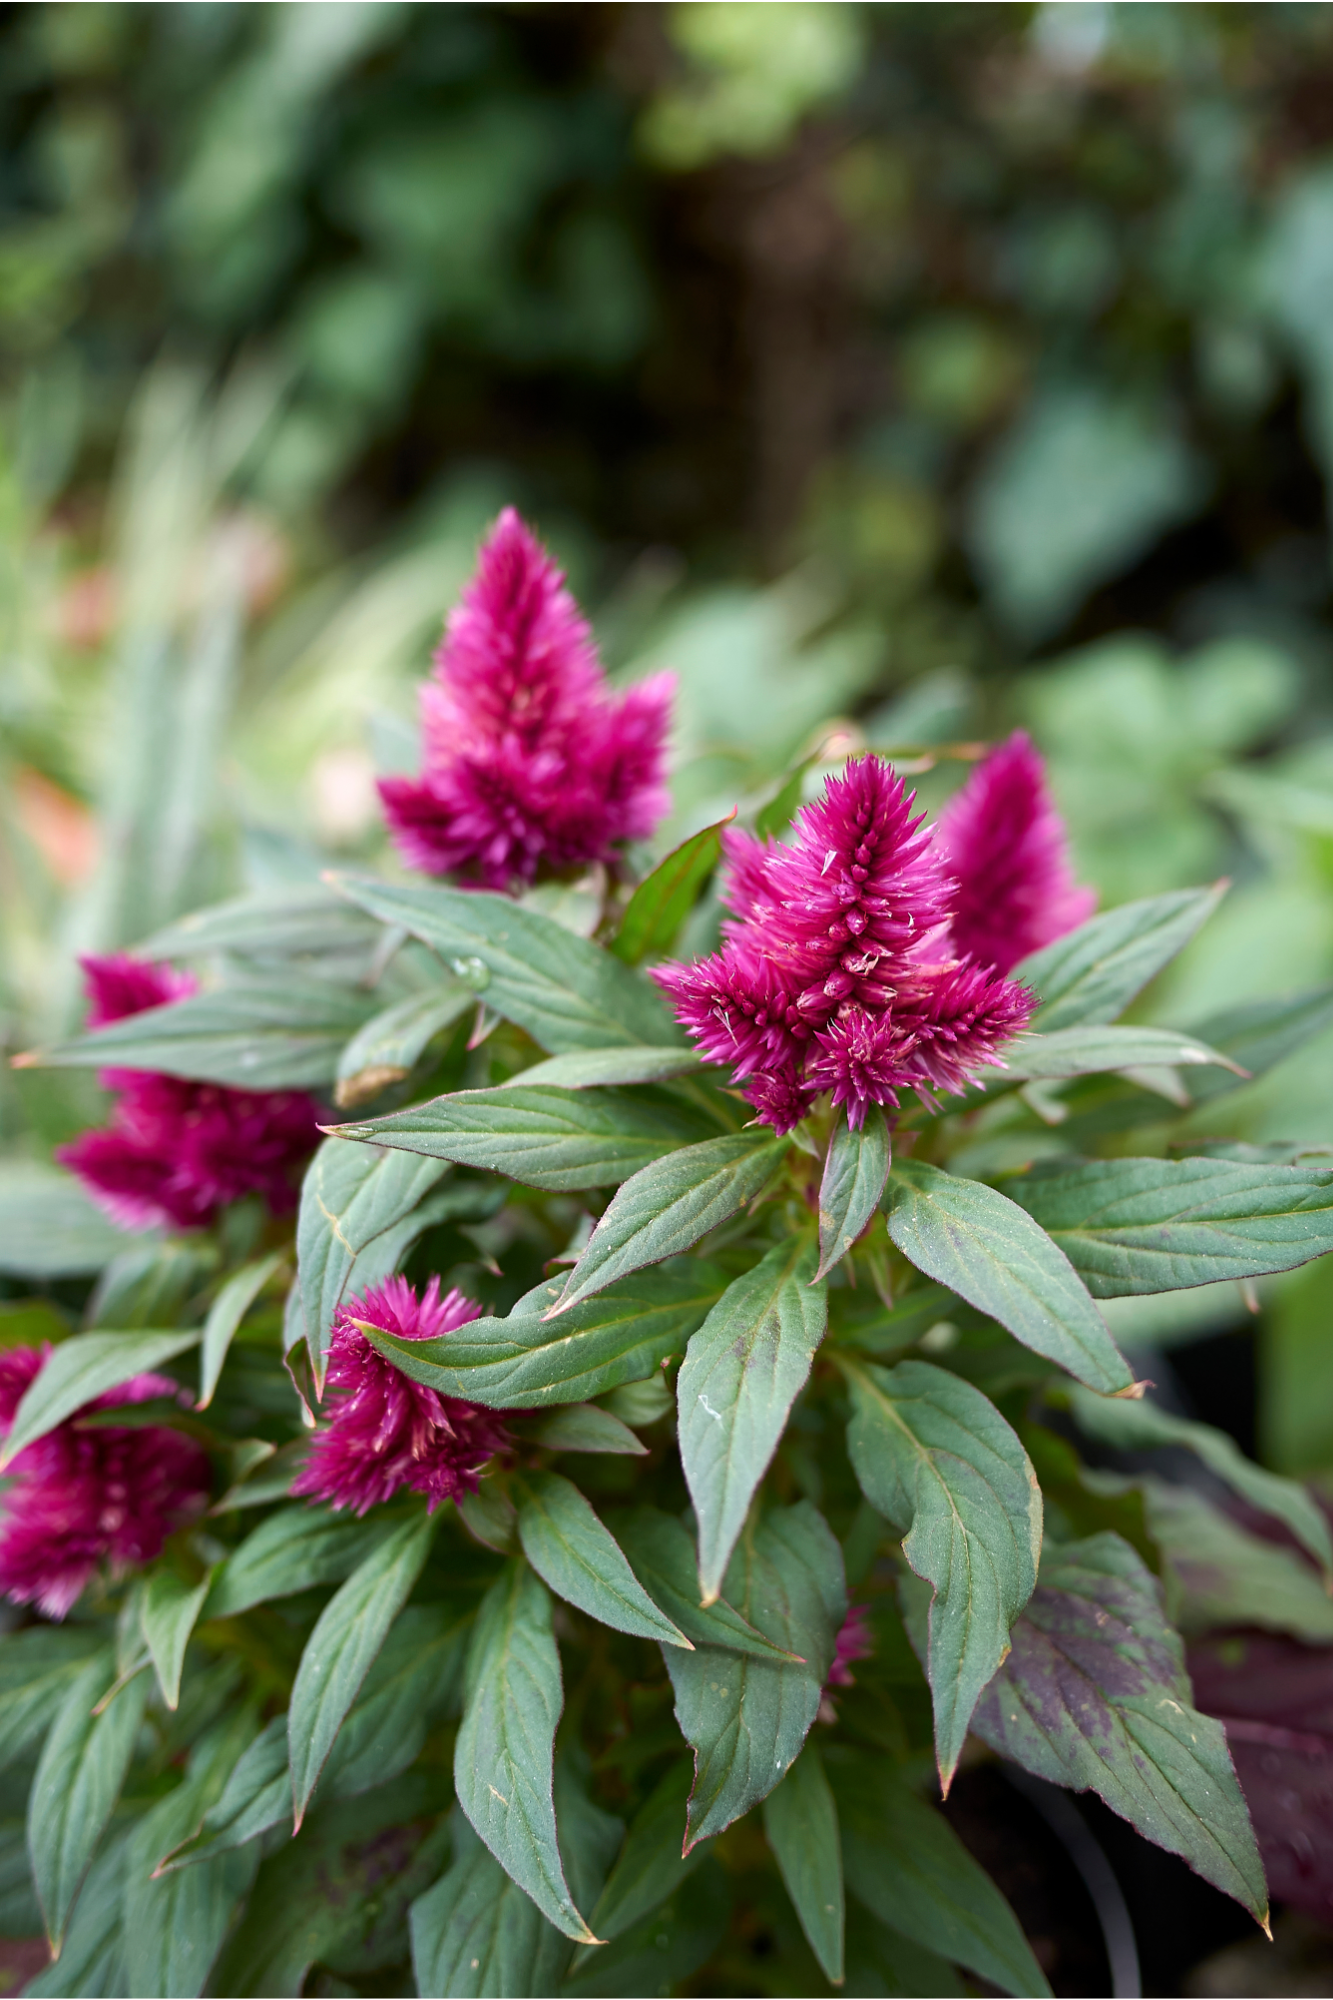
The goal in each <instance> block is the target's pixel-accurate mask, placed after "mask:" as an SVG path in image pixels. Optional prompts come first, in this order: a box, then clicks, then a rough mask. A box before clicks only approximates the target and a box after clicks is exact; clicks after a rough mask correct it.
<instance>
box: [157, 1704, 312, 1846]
mask: <svg viewBox="0 0 1333 2000" xmlns="http://www.w3.org/2000/svg"><path fill="white" fill-rule="evenodd" d="M291 1817H292V1780H291V1772H290V1770H289V1768H288V1763H287V1718H286V1716H285V1715H275V1716H274V1718H273V1720H272V1721H271V1722H270V1723H269V1724H268V1726H267V1728H265V1729H264V1730H263V1731H261V1733H260V1734H259V1735H258V1736H257V1737H256V1738H255V1740H254V1742H253V1743H252V1744H251V1745H250V1746H249V1748H248V1749H247V1750H246V1751H245V1752H244V1753H243V1755H242V1756H241V1757H240V1759H239V1760H238V1762H237V1764H236V1766H235V1768H234V1770H233V1771H232V1773H231V1776H230V1777H229V1778H228V1779H227V1782H226V1784H225V1786H224V1787H223V1791H222V1796H221V1797H220V1798H219V1799H218V1800H217V1802H216V1804H214V1805H211V1806H210V1807H209V1808H208V1810H207V1812H206V1813H205V1814H204V1816H203V1819H202V1821H201V1823H200V1825H199V1827H198V1830H197V1831H196V1832H192V1833H190V1834H189V1836H188V1837H187V1838H185V1839H183V1840H178V1841H177V1843H176V1844H175V1845H174V1846H166V1847H165V1849H164V1846H163V1845H162V1844H161V1843H159V1845H158V1849H157V1852H158V1855H160V1856H162V1858H161V1859H160V1860H158V1861H157V1863H156V1867H155V1873H157V1874H158V1875H169V1874H172V1873H174V1872H175V1871H176V1870H177V1869H181V1868H189V1867H192V1866H193V1865H194V1864H195V1863H196V1862H202V1861H212V1860H213V1859H215V1858H216V1856H218V1855H219V1854H225V1853H228V1852H230V1851H231V1850H232V1849H234V1848H237V1847H244V1846H246V1845H247V1844H248V1843H249V1842H250V1841H252V1840H255V1839H257V1838H258V1837H259V1835H260V1834H261V1833H267V1832H268V1830H269V1828H270V1827H273V1826H281V1825H283V1824H284V1823H285V1822H288V1821H290V1820H291Z"/></svg>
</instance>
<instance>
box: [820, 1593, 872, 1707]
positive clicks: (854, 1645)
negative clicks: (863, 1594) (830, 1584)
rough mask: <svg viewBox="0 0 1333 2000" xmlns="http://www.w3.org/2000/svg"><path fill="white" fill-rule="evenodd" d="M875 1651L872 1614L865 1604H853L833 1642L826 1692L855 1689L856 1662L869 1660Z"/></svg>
mask: <svg viewBox="0 0 1333 2000" xmlns="http://www.w3.org/2000/svg"><path fill="white" fill-rule="evenodd" d="M874 1650H875V1640H874V1636H873V1634H872V1633H871V1630H870V1613H869V1611H868V1610H867V1609H866V1607H865V1605H864V1604H853V1605H851V1606H850V1607H849V1608H848V1612H847V1616H846V1617H845V1618H844V1619H843V1621H842V1625H841V1627H840V1628H839V1631H838V1636H837V1638H836V1639H835V1640H834V1642H833V1665H832V1666H831V1667H830V1668H829V1670H828V1679H827V1680H826V1681H825V1683H824V1692H825V1694H827V1693H828V1691H829V1689H830V1688H835V1687H853V1686H854V1685H855V1681H856V1676H855V1675H854V1674H853V1672H852V1662H853V1661H854V1660H867V1659H869V1657H870V1655H871V1654H872V1653H873V1652H874Z"/></svg>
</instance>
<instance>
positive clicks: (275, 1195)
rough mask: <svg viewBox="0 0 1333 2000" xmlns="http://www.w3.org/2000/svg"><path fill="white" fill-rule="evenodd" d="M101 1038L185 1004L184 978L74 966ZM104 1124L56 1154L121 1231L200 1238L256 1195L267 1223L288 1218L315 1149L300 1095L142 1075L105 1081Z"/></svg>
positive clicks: (141, 969) (311, 1106)
mask: <svg viewBox="0 0 1333 2000" xmlns="http://www.w3.org/2000/svg"><path fill="white" fill-rule="evenodd" d="M80 964H81V965H82V966H83V971H84V977H85V980H86V983H87V990H88V997H89V1001H90V1006H89V1010H88V1026H89V1027H90V1028H102V1027H105V1026H106V1025H107V1023H108V1022H110V1021H121V1020H124V1019H125V1018H126V1016H128V1015H131V1014H141V1013H143V1012H144V1011H145V1010H146V1009H147V1008H149V1007H165V1006H170V1005H172V1004H173V1003H174V1002H175V1001H178V1000H183V999H185V998H186V997H187V996H188V995H189V994H191V993H193V992H195V990H196V982H195V981H194V979H193V978H192V977H191V976H190V975H189V974H188V973H183V972H173V971H171V970H170V968H169V967H166V966H161V965H153V964H149V963H146V962H144V961H142V960H139V959H135V958H131V957H130V956H129V955H128V954H126V953H123V952H122V953H118V954H116V955H114V956H112V957H109V958H85V959H81V960H80ZM99 1081H100V1082H101V1084H102V1086H103V1088H104V1089H106V1090H111V1091H114V1092H115V1093H116V1104H115V1109H114V1110H113V1112H112V1114H111V1123H110V1124H109V1125H108V1126H106V1127H104V1128H102V1129H99V1130H97V1131H93V1132H82V1133H80V1135H79V1137H78V1138H77V1139H75V1140H73V1141H72V1143H71V1144H69V1145H68V1146H62V1147H60V1148H59V1149H58V1150H57V1154H56V1157H57V1159H59V1160H61V1161H63V1163H64V1164H65V1166H67V1167H71V1168H72V1169H73V1170H74V1172H75V1173H76V1174H77V1175H78V1176H79V1178H80V1180H81V1181H82V1182H83V1184H84V1186H85V1187H86V1188H87V1189H88V1192H89V1193H90V1194H91V1195H92V1197H93V1199H94V1200H95V1201H96V1202H97V1203H98V1204H99V1205H100V1206H101V1207H102V1208H104V1209H105V1210H106V1212H107V1214H108V1215H110V1217H111V1219H112V1221H113V1222H116V1223H118V1224H119V1225H120V1227H121V1228H122V1229H156V1228H174V1229H202V1228H205V1227H207V1225H208V1224H209V1223H210V1222H212V1220H213V1219H214V1217H215V1216H216V1215H217V1212H218V1210H219V1209H220V1208H223V1207H225V1206H226V1204H227V1203H228V1202H233V1201H237V1200H239V1199H240V1197H241V1196H242V1195H246V1194H260V1195H262V1196H263V1198H264V1200H265V1201H266V1202H267V1203H268V1206H269V1207H270V1208H271V1209H272V1210H273V1212H274V1214H275V1215H281V1214H285V1213H286V1212H287V1211H288V1210H290V1209H292V1208H294V1207H295V1206H296V1200H297V1193H298V1187H299V1179H300V1169H301V1168H302V1167H303V1166H304V1164H305V1162H306V1160H307V1159H308V1158H309V1156H310V1154H311V1153H312V1152H313V1151H314V1149H315V1143H316V1141H317V1139H318V1137H319V1133H318V1130H317V1124H318V1120H319V1117H320V1111H319V1107H318V1106H317V1105H316V1103H315V1101H314V1099H313V1098H311V1097H307V1096H306V1094H305V1093H304V1091H297V1090H232V1089H229V1088H227V1087H226V1086H224V1085H222V1084H214V1083H191V1082H188V1081H186V1080H185V1079H183V1078H181V1077H174V1076H159V1075H157V1074H156V1073H154V1072H151V1071H146V1070H130V1069H108V1070H103V1071H102V1072H101V1075H100V1078H99Z"/></svg>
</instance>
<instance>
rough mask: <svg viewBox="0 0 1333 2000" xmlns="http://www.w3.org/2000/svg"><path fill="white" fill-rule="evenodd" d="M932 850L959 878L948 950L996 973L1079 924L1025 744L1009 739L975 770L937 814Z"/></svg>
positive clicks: (1090, 903)
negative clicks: (936, 842) (938, 849)
mask: <svg viewBox="0 0 1333 2000" xmlns="http://www.w3.org/2000/svg"><path fill="white" fill-rule="evenodd" d="M938 838H939V842H940V846H941V848H942V849H943V851H944V854H945V856H946V858H947V864H948V866H949V867H950V868H951V869H952V871H953V873H954V874H955V875H956V876H957V877H958V895H957V899H956V901H955V904H954V912H953V948H954V950H955V951H956V952H957V953H958V954H959V955H960V956H961V955H962V954H964V953H966V954H969V955H970V956H971V957H973V958H974V959H976V961H977V963H978V964H979V965H993V966H995V967H996V969H997V970H998V971H1000V972H1008V971H1009V969H1010V967H1011V966H1015V965H1017V964H1018V962H1019V960H1020V959H1022V958H1026V957H1027V955H1028V953H1029V952H1030V951H1037V950H1039V949H1040V947H1041V946H1042V945H1045V944H1051V943H1052V942H1053V941H1054V940H1055V939H1056V938H1058V937H1063V936H1064V934H1065V932H1066V931H1072V930H1075V929H1076V928H1077V927H1078V925H1079V924H1081V923H1084V922H1086V920H1087V919H1088V918H1089V917H1090V916H1091V915H1092V912H1093V910H1094V908H1095V907H1096V902H1097V895H1096V891H1095V890H1093V889H1080V888H1079V887H1078V885H1077V883H1076V882H1075V880H1074V874H1073V869H1072V867H1071V866H1070V860H1069V842H1068V837H1067V835H1066V832H1065V824H1064V821H1063V820H1062V819H1061V817H1060V815H1059V813H1058V812H1057V811H1056V809H1055V805H1054V803H1053V801H1052V799H1051V795H1050V793H1049V791H1048V790H1047V787H1046V769H1045V766H1044V764H1043V763H1042V760H1041V758H1040V756H1039V755H1038V753H1037V751H1036V750H1035V749H1034V748H1033V745H1032V741H1031V738H1030V737H1028V736H1027V735H1026V734H1025V733H1024V731H1023V730H1021V729H1020V730H1016V731H1015V733H1014V734H1013V735H1012V736H1011V737H1010V738H1009V740H1008V742H1007V743H1002V744H1000V746H999V748H998V749H996V750H992V751H991V753H990V755H989V757H987V758H986V759H985V760H984V762H982V763H980V764H978V766H977V768H976V770H975V771H974V772H973V773H972V775H971V777H970V778H969V779H968V781H967V783H966V784H965V785H964V786H963V788H962V790H961V791H960V792H956V793H955V794H954V796H953V798H951V799H950V800H949V802H948V804H947V805H946V806H945V808H944V811H943V812H942V814H941V815H940V820H939V826H938Z"/></svg>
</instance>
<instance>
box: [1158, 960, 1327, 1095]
mask: <svg viewBox="0 0 1333 2000" xmlns="http://www.w3.org/2000/svg"><path fill="white" fill-rule="evenodd" d="M1330 1023H1333V986H1316V987H1315V988H1314V990H1313V991H1312V992H1308V993H1297V994H1292V995H1284V996H1283V997H1281V998H1279V999H1276V1000H1247V1001H1245V1002H1244V1003H1243V1004H1242V1005H1241V1006H1239V1007H1228V1008H1226V1009H1224V1011H1223V1012H1222V1013H1220V1014H1210V1015H1209V1017H1208V1019H1207V1020H1206V1021H1201V1022H1200V1023H1199V1024H1198V1027H1197V1028H1196V1029H1195V1031H1194V1032H1195V1033H1196V1034H1197V1035H1198V1036H1199V1037H1200V1038H1201V1039H1202V1040H1203V1041H1205V1042H1209V1043H1211V1045H1212V1046H1213V1047H1214V1048H1215V1049H1221V1050H1222V1051H1223V1052H1224V1053H1225V1054H1226V1055H1229V1056H1230V1057H1231V1059H1232V1061H1233V1062H1234V1063H1236V1064H1237V1065H1238V1066H1239V1067H1240V1068H1241V1069H1243V1070H1244V1071H1245V1072H1246V1073H1247V1075H1249V1076H1263V1075H1264V1074H1265V1072H1266V1071H1268V1070H1270V1069H1273V1068H1274V1067H1275V1066H1276V1065H1277V1064H1278V1063H1280V1062H1283V1061H1284V1060H1285V1059H1286V1057H1287V1056H1289V1055H1292V1054H1293V1053H1294V1052H1295V1051H1296V1050H1297V1049H1299V1048H1302V1047H1304V1045H1305V1043H1306V1042H1308V1041H1311V1040H1313V1038H1314V1036H1316V1035H1319V1034H1322V1033H1323V1031H1324V1029H1325V1028H1327V1027H1328V1026H1329V1025H1330ZM1243 1081H1244V1078H1243V1077H1236V1076H1229V1075H1226V1074H1225V1073H1224V1072H1223V1071H1221V1070H1204V1071H1201V1072H1199V1073H1197V1074H1195V1075H1192V1076H1191V1077H1190V1078H1189V1080H1188V1082H1187V1084H1186V1086H1185V1087H1186V1089H1187V1090H1188V1091H1189V1094H1190V1096H1191V1097H1192V1098H1193V1100H1194V1102H1195V1103H1196V1104H1202V1103H1205V1102H1206V1101H1207V1100H1208V1099H1210V1098H1213V1097H1220V1096H1222V1094H1223V1092H1225V1091H1228V1090H1236V1089H1238V1088H1239V1086H1240V1084H1241V1083H1242V1082H1243Z"/></svg>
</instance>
